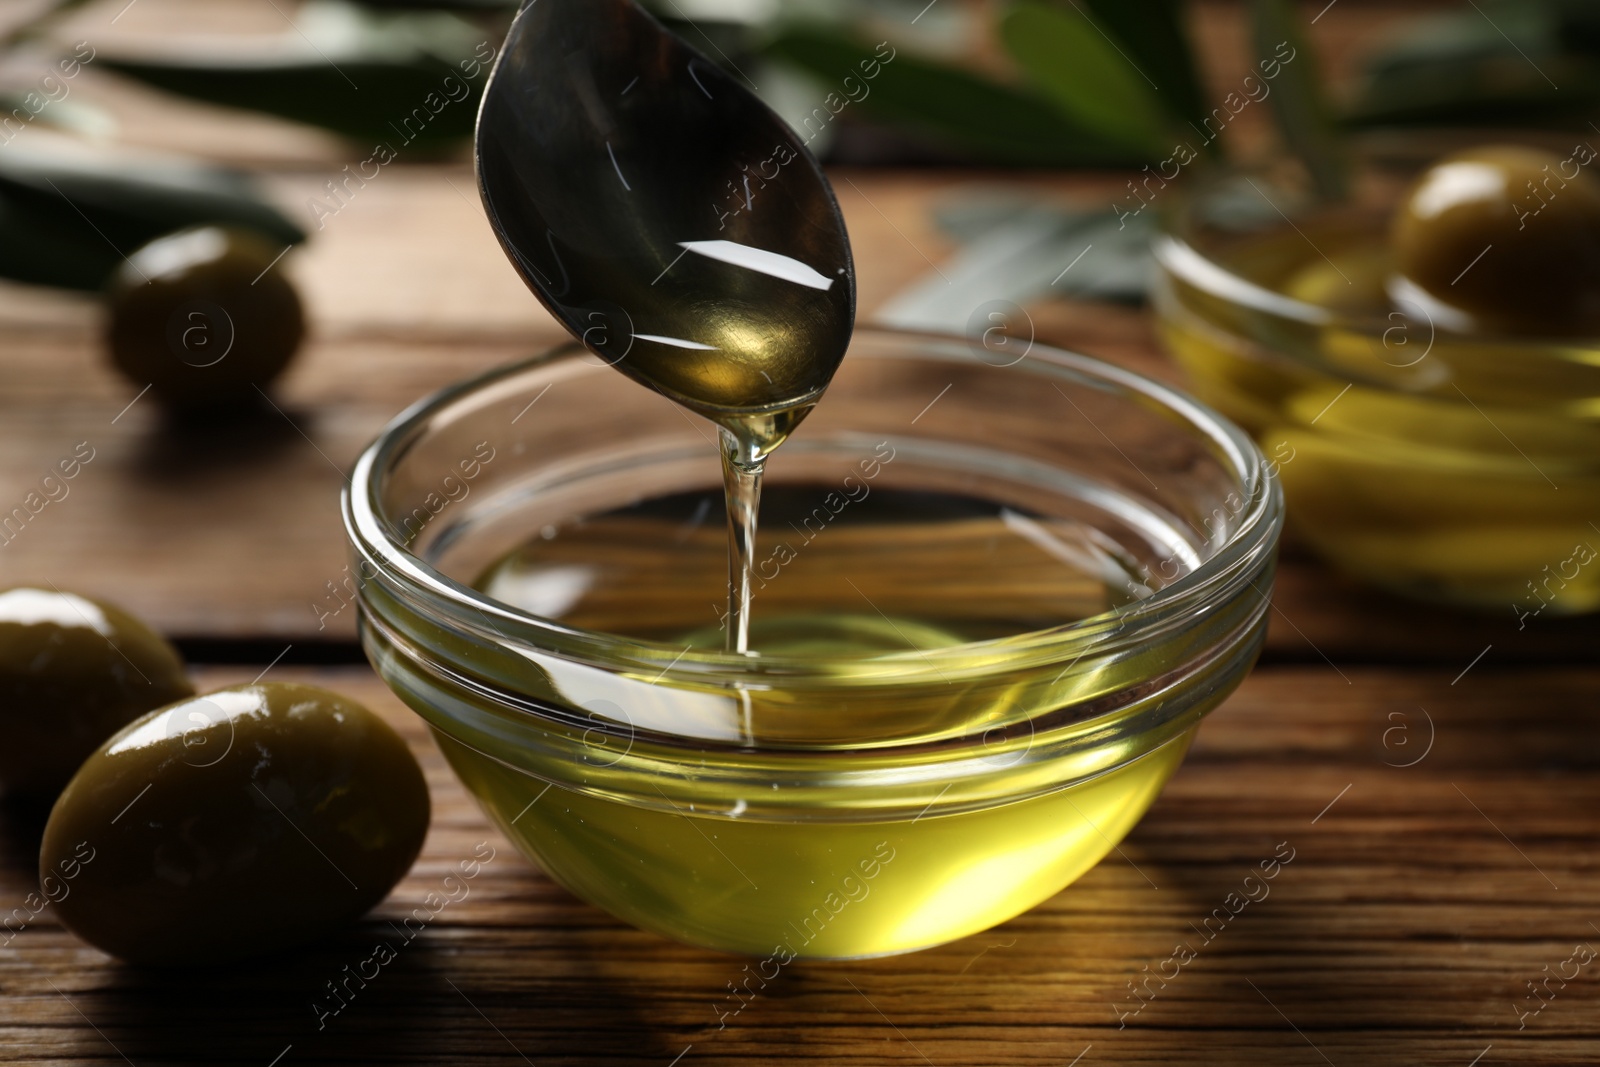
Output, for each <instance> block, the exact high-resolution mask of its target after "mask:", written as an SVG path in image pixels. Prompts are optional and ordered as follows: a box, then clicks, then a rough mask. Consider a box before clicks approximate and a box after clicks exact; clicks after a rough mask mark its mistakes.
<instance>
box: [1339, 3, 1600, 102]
mask: <svg viewBox="0 0 1600 1067" xmlns="http://www.w3.org/2000/svg"><path fill="white" fill-rule="evenodd" d="M1597 57H1600V15H1597V13H1596V12H1593V11H1590V10H1586V9H1584V8H1581V7H1580V6H1578V5H1574V4H1565V3H1563V4H1541V3H1532V2H1526V0H1524V2H1523V3H1520V4H1518V5H1516V6H1509V5H1505V4H1496V5H1485V6H1484V9H1483V10H1481V11H1467V12H1463V13H1459V14H1457V13H1451V14H1447V15H1435V16H1430V17H1428V18H1424V19H1419V20H1417V21H1415V22H1413V23H1410V24H1408V25H1407V26H1406V27H1405V28H1404V29H1403V30H1402V31H1401V32H1400V33H1398V34H1396V35H1395V36H1393V37H1392V38H1391V39H1390V40H1389V41H1387V42H1386V43H1385V44H1384V45H1383V46H1381V47H1380V48H1378V49H1377V50H1376V51H1374V52H1373V53H1372V54H1371V55H1370V56H1368V57H1367V59H1366V61H1365V63H1364V64H1363V67H1364V69H1363V77H1362V81H1361V84H1360V87H1359V89H1358V91H1357V93H1356V98H1355V101H1354V103H1353V104H1352V106H1351V108H1350V111H1349V114H1348V119H1349V121H1350V122H1352V123H1354V124H1357V125H1362V126H1405V125H1474V126H1483V125H1493V124H1506V125H1515V124H1521V123H1537V124H1540V125H1558V124H1563V123H1571V122H1574V121H1576V122H1577V123H1578V124H1580V125H1582V124H1583V123H1584V120H1586V119H1587V118H1588V117H1589V116H1590V115H1591V114H1592V113H1593V111H1594V110H1595V108H1596V107H1600V62H1597ZM1557 86H1559V88H1557Z"/></svg>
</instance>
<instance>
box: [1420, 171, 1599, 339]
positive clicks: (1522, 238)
mask: <svg viewBox="0 0 1600 1067" xmlns="http://www.w3.org/2000/svg"><path fill="white" fill-rule="evenodd" d="M1594 162H1595V153H1594V151H1593V150H1592V149H1589V148H1588V147H1587V146H1586V145H1578V146H1577V147H1576V148H1575V150H1574V153H1573V154H1572V155H1570V156H1563V155H1557V154H1554V153H1551V152H1546V151H1543V150H1540V149H1534V148H1524V147H1520V146H1516V145H1485V146H1482V147H1478V148H1472V149H1468V150H1467V151H1464V152H1458V153H1456V154H1454V155H1450V156H1446V157H1445V158H1444V159H1442V160H1440V161H1439V162H1438V163H1436V164H1434V165H1433V166H1432V167H1430V168H1429V169H1428V170H1427V171H1426V172H1425V173H1424V174H1423V175H1422V177H1421V178H1419V179H1418V180H1417V183H1416V184H1415V185H1414V186H1413V187H1412V190H1411V193H1410V195H1409V196H1408V197H1407V198H1406V201H1405V203H1404V204H1403V205H1402V206H1401V208H1400V210H1399V212H1398V214H1397V215H1396V218H1395V222H1394V254H1395V264H1396V267H1397V268H1398V269H1399V271H1400V273H1401V274H1402V275H1404V276H1405V277H1406V278H1408V279H1409V280H1410V281H1411V282H1413V283H1415V284H1416V285H1418V286H1420V287H1421V288H1422V289H1423V290H1425V291H1426V292H1427V293H1428V295H1429V296H1432V297H1434V298H1435V299H1437V300H1439V301H1441V302H1443V303H1444V304H1447V305H1449V306H1450V307H1451V308H1454V309H1456V310H1459V311H1461V312H1463V313H1465V314H1466V315H1467V316H1470V317H1471V320H1472V321H1473V323H1474V324H1475V325H1476V326H1477V327H1478V328H1480V329H1483V330H1487V331H1492V332H1496V333H1512V334H1540V335H1552V334H1554V335H1563V334H1566V335H1574V336H1578V335H1593V334H1594V333H1596V332H1597V331H1600V286H1596V284H1595V279H1597V278H1600V178H1596V177H1595V176H1594V174H1592V173H1591V172H1590V170H1589V169H1588V167H1589V166H1590V165H1592V164H1593V163H1594Z"/></svg>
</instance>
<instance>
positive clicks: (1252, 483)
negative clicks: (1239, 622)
mask: <svg viewBox="0 0 1600 1067" xmlns="http://www.w3.org/2000/svg"><path fill="white" fill-rule="evenodd" d="M855 335H856V338H860V339H862V340H866V341H877V342H885V343H890V344H898V345H903V346H915V348H914V350H913V352H914V355H915V357H916V358H919V359H928V358H930V356H931V357H934V358H941V359H947V360H955V359H957V358H960V357H958V356H957V355H956V353H955V351H954V349H956V348H957V347H958V346H959V349H960V353H961V355H962V356H964V357H965V358H967V359H970V358H972V357H971V353H970V351H969V350H968V345H967V340H966V339H965V338H963V337H961V336H959V335H952V334H946V333H938V332H928V331H917V330H903V329H896V328H890V327H882V326H875V325H874V326H863V327H859V328H857V330H856V331H855ZM856 338H852V342H851V343H852V348H851V350H850V352H847V354H846V358H847V359H848V358H851V357H852V356H854V357H855V358H857V359H863V358H896V357H898V358H905V356H906V353H904V352H899V351H897V352H892V353H880V354H877V355H872V354H868V353H863V352H858V351H856V348H855V345H856ZM941 349H942V351H941ZM586 352H587V349H585V348H584V346H583V345H582V344H581V343H579V342H577V341H573V340H569V341H566V342H565V343H561V344H557V345H554V346H552V347H551V348H550V349H548V350H547V351H544V352H542V353H540V354H538V355H536V356H533V357H531V358H529V359H525V360H519V361H516V362H513V363H509V364H505V365H502V366H499V367H495V368H493V369H491V370H488V371H486V372H483V373H481V374H478V375H475V376H473V377H471V378H468V379H466V380H464V381H461V382H458V383H456V384H454V385H450V386H446V387H444V388H443V389H440V390H438V391H436V392H434V393H432V394H430V395H428V396H425V397H423V398H422V399H421V400H418V401H417V402H416V403H414V404H412V405H411V406H410V407H408V408H406V409H405V410H404V411H402V412H401V413H400V414H398V415H396V416H395V417H394V418H393V419H392V420H391V421H390V422H389V423H388V424H387V425H386V426H385V427H384V429H383V430H382V431H381V432H380V433H379V434H378V436H377V437H376V438H375V439H374V440H373V441H372V443H371V444H369V445H368V446H367V447H366V448H365V449H363V451H362V453H361V455H360V457H359V458H358V459H357V461H356V465H355V467H354V468H353V470H352V471H351V474H350V478H349V481H348V482H347V483H346V485H345V487H344V489H343V491H342V494H341V496H342V501H341V503H342V509H341V510H342V512H343V517H344V524H345V533H346V536H347V538H348V540H349V543H350V545H351V546H352V548H353V549H354V550H355V552H356V553H357V554H358V556H359V558H360V559H361V560H362V561H372V562H373V563H374V565H375V566H376V567H377V569H378V571H379V572H380V573H383V574H386V575H388V576H390V577H391V580H392V579H393V576H394V575H399V576H400V578H401V579H403V582H402V583H401V584H402V585H403V588H404V591H405V592H406V594H408V596H409V597H411V598H413V599H421V600H423V601H424V602H425V603H426V604H427V606H428V607H429V608H430V609H432V610H433V611H434V612H435V613H437V614H443V615H445V616H448V617H449V618H450V619H451V621H452V624H454V625H459V626H461V627H463V628H466V629H469V630H474V631H480V632H482V633H483V635H484V636H487V637H489V638H490V639H499V640H502V641H504V640H512V639H517V640H521V641H522V642H523V643H525V644H527V645H529V646H530V647H534V648H538V649H541V650H544V651H549V652H554V653H557V654H560V655H563V656H564V657H565V658H569V659H574V660H576V661H578V662H589V663H594V664H601V665H604V666H606V667H608V668H611V669H618V668H621V669H636V670H640V671H645V670H649V671H658V672H659V673H658V674H656V676H655V681H656V682H657V683H665V684H668V685H673V684H690V685H694V684H701V685H703V684H707V683H708V682H714V683H717V684H728V681H729V680H730V679H732V680H739V679H743V680H745V681H747V682H749V683H750V684H755V685H759V684H761V683H760V679H761V678H762V677H763V676H766V677H781V678H782V680H783V681H782V683H781V684H783V685H785V686H790V685H794V684H797V683H799V684H812V685H819V686H824V685H827V684H828V683H829V682H830V681H833V680H834V679H833V678H832V677H831V675H830V672H829V671H828V670H827V668H826V666H825V665H824V664H823V663H822V662H821V661H818V660H815V659H811V658H805V657H794V656H778V655H754V656H742V655H738V654H736V653H726V652H721V651H710V650H685V649H682V648H680V647H679V646H677V645H673V644H668V643H663V642H655V641H647V640H642V639H637V638H631V637H625V636H622V635H619V634H612V633H607V632H604V631H595V630H584V629H581V628H577V627H570V626H567V625H565V624H563V623H561V622H558V621H556V620H553V619H547V618H544V617H542V616H538V615H534V614H532V613H529V612H524V611H521V610H519V609H517V608H515V607H513V606H511V605H509V604H505V603H503V602H501V601H499V600H495V599H493V598H491V597H488V596H485V595H484V594H482V593H481V592H479V591H478V590H476V589H474V588H472V587H471V586H469V585H466V584H465V583H462V582H459V581H457V580H456V579H454V578H451V577H449V576H447V575H445V574H443V573H442V572H440V571H439V570H437V569H436V568H434V567H433V566H432V565H431V564H430V563H428V562H427V561H426V560H424V559H423V558H422V557H420V556H417V555H415V554H413V553H412V552H411V551H410V550H409V549H407V548H405V547H404V546H402V545H401V544H399V542H398V541H396V540H395V538H394V537H393V536H392V535H391V534H390V532H389V530H388V528H387V524H386V523H385V521H384V520H383V518H382V516H383V508H382V506H381V502H380V499H379V498H380V493H381V489H382V486H383V478H384V475H385V473H386V472H387V471H388V470H390V469H391V468H392V467H393V466H394V465H395V464H396V463H397V462H399V460H400V459H402V458H403V456H404V454H405V452H406V451H407V450H409V448H410V447H411V446H412V445H413V444H414V443H415V441H416V439H417V438H418V437H419V436H420V435H421V433H422V432H423V431H424V430H425V428H426V426H427V425H428V423H429V422H430V420H431V419H432V418H433V417H434V416H436V415H437V414H438V413H439V412H441V411H444V410H446V409H448V408H449V407H450V406H451V405H452V404H455V403H457V402H459V401H461V400H463V399H465V398H467V397H469V396H471V395H473V394H474V393H476V392H478V391H480V390H484V389H488V388H492V387H493V386H495V385H497V384H499V383H500V382H503V381H507V380H510V379H512V378H515V377H517V376H519V375H522V374H526V373H528V372H530V371H534V370H537V369H539V368H542V367H547V366H556V365H559V364H560V363H561V362H562V361H566V360H575V359H577V358H579V357H581V356H582V355H583V354H585V353H586ZM1027 362H1028V363H1031V364H1032V366H1033V368H1034V369H1033V371H1032V373H1036V374H1037V373H1044V374H1049V375H1052V376H1054V377H1056V378H1058V379H1063V380H1066V381H1076V382H1079V383H1080V384H1081V383H1082V382H1085V381H1088V382H1090V383H1095V384H1101V385H1110V386H1112V387H1113V388H1114V389H1116V390H1117V391H1118V392H1121V393H1124V394H1131V395H1132V396H1134V397H1136V398H1138V399H1139V400H1142V401H1144V402H1146V403H1149V404H1151V405H1153V407H1154V408H1155V409H1156V410H1159V411H1161V412H1164V413H1165V414H1168V415H1174V416H1176V417H1177V419H1178V421H1180V422H1181V423H1182V425H1183V426H1184V427H1185V428H1186V430H1187V431H1188V432H1189V433H1190V434H1192V435H1194V436H1196V437H1200V438H1203V439H1204V440H1205V441H1206V442H1207V443H1209V444H1210V445H1212V446H1213V448H1214V451H1215V454H1216V455H1217V457H1218V459H1219V461H1221V462H1223V463H1224V465H1225V466H1227V467H1228V468H1229V473H1230V474H1232V475H1234V476H1236V478H1237V480H1238V483H1239V486H1240V495H1241V496H1242V497H1244V499H1243V501H1242V506H1241V507H1240V509H1239V511H1238V512H1237V513H1236V514H1235V515H1234V516H1233V518H1234V519H1235V521H1236V522H1237V528H1236V529H1235V530H1234V531H1233V533H1232V535H1231V536H1230V537H1229V538H1228V540H1227V541H1226V542H1224V543H1223V544H1222V545H1221V546H1219V547H1218V548H1217V550H1216V551H1215V552H1214V553H1213V554H1212V556H1211V557H1210V558H1208V559H1206V560H1205V561H1204V562H1203V563H1202V564H1201V565H1200V566H1199V567H1198V568H1196V569H1195V570H1192V571H1190V572H1188V573H1187V574H1184V575H1182V576H1181V577H1179V578H1178V579H1177V580H1175V581H1174V582H1172V583H1171V584H1169V585H1166V586H1163V587H1162V588H1161V589H1158V590H1156V591H1155V592H1154V593H1152V594H1151V595H1150V596H1149V597H1146V598H1144V599H1142V600H1138V601H1135V602H1134V603H1132V604H1129V605H1125V606H1123V607H1122V608H1117V609H1112V610H1111V611H1107V612H1102V613H1101V614H1098V615H1093V616H1089V617H1086V618H1084V619H1079V620H1076V621H1074V622H1070V623H1063V624H1061V625H1058V626H1053V627H1048V628H1045V629H1039V630H1029V631H1023V632H1020V633H1016V634H1011V635H1007V636H1005V637H1000V638H993V639H988V640H984V641H976V642H967V643H963V644H957V645H951V646H947V647H944V648H938V649H930V650H916V649H911V650H906V651H895V652H879V653H872V654H869V655H864V656H861V657H851V663H852V664H854V665H857V666H860V665H864V664H865V665H872V666H873V667H875V668H879V669H878V670H876V671H874V674H873V677H874V680H875V681H877V682H878V683H879V684H882V683H904V684H917V683H920V682H926V681H928V680H930V679H933V680H941V681H948V679H949V677H950V676H951V675H952V674H961V675H967V676H971V675H974V674H989V673H994V672H995V671H997V670H1012V669H1015V668H1016V667H1017V666H1019V665H1025V664H1027V663H1029V662H1052V661H1053V662H1061V661H1065V660H1068V659H1071V658H1073V657H1074V656H1079V657H1082V656H1086V655H1088V654H1089V653H1090V652H1091V651H1093V652H1094V653H1095V654H1096V655H1110V654H1114V653H1116V652H1119V651H1121V650H1123V649H1124V648H1126V647H1132V646H1134V645H1137V644H1140V643H1143V642H1144V641H1147V640H1149V639H1150V638H1151V637H1152V636H1154V635H1155V634H1159V633H1161V632H1164V631H1166V630H1168V629H1170V628H1174V627H1176V626H1180V625H1182V624H1183V623H1184V621H1185V620H1187V619H1188V618H1190V617H1192V615H1193V614H1194V613H1195V612H1197V611H1200V610H1203V609H1204V608H1206V607H1207V606H1210V605H1212V604H1215V603H1220V602H1225V601H1226V600H1227V599H1228V598H1229V597H1231V596H1232V595H1234V594H1236V593H1237V592H1238V591H1239V587H1240V586H1241V585H1245V584H1249V583H1253V582H1254V581H1255V578H1256V576H1257V575H1256V574H1255V573H1254V572H1255V570H1256V569H1255V568H1251V567H1249V566H1247V564H1248V563H1249V562H1251V561H1252V560H1254V559H1259V558H1260V557H1261V556H1262V555H1263V554H1266V555H1270V553H1271V551H1272V549H1273V548H1274V547H1275V545H1276V541H1277V537H1278V534H1279V532H1280V531H1281V529H1282V526H1283V508H1284V505H1283V494H1282V489H1281V487H1280V486H1279V485H1278V482H1277V479H1276V478H1274V477H1271V476H1270V475H1269V474H1268V473H1267V467H1268V464H1267V462H1266V459H1265V457H1264V456H1263V455H1262V453H1261V451H1260V448H1259V447H1258V446H1257V445H1256V443H1255V442H1254V441H1253V440H1252V439H1251V438H1250V437H1249V436H1248V435H1247V434H1246V433H1245V432H1244V431H1243V430H1242V429H1240V428H1239V427H1237V426H1235V425H1234V424H1233V423H1232V422H1230V421H1229V420H1228V419H1226V418H1225V417H1224V416H1222V415H1221V414H1220V413H1218V412H1216V411H1215V410H1213V409H1212V408H1211V407H1209V406H1207V405H1206V404H1203V403H1202V402H1200V401H1199V400H1196V399H1194V398H1192V397H1190V396H1188V395H1187V394H1185V393H1183V392H1181V391H1179V390H1177V389H1175V388H1173V387H1171V386H1168V385H1164V384H1162V383H1161V382H1158V381H1156V380H1155V379H1153V378H1149V377H1146V376H1145V375H1142V374H1139V373H1138V372H1136V371H1132V370H1128V369H1126V368H1123V367H1119V366H1116V365H1115V364H1112V363H1109V362H1106V361H1103V360H1099V359H1096V358H1094V357H1092V356H1087V355H1083V354H1081V353H1077V352H1073V351H1070V350H1067V349H1063V348H1059V347H1056V346H1053V345H1045V344H1038V343H1035V344H1033V345H1032V346H1031V347H1030V349H1029V351H1028V359H1027ZM1040 368H1047V369H1046V370H1041V369H1040ZM1006 369H1009V368H1006ZM617 384H618V386H619V387H623V386H624V384H625V383H624V382H623V381H622V380H620V379H619V381H618V383H617ZM626 387H628V388H642V387H641V386H638V385H636V384H634V383H631V382H630V383H626ZM1113 446H1114V447H1115V445H1114V442H1113ZM474 616H477V618H476V619H475V618H474ZM479 620H481V621H479ZM484 624H487V630H485V629H484V628H483V627H484ZM997 649H1003V650H1004V652H1005V655H1004V656H1001V657H997V656H996V655H995V652H996V650H997ZM997 659H998V660H1002V661H1003V662H1002V663H1000V664H998V665H997V663H996V661H997ZM862 681H863V679H862V678H861V677H860V676H859V675H858V676H856V677H855V678H854V679H853V680H852V681H851V682H850V683H849V684H851V685H860V684H862Z"/></svg>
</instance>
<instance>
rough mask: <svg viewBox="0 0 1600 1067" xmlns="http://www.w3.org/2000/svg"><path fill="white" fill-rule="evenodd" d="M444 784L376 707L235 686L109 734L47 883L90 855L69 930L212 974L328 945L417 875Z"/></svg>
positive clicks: (71, 792) (54, 830)
mask: <svg viewBox="0 0 1600 1067" xmlns="http://www.w3.org/2000/svg"><path fill="white" fill-rule="evenodd" d="M428 818H429V804H428V789H427V785H426V783H425V782H424V780H423V777H422V771H421V769H420V768H419V767H418V766H417V761H416V758H415V757H414V756H412V754H411V750H410V749H409V748H407V747H406V743H405V742H404V741H403V740H401V738H400V736H399V735H398V734H397V733H395V732H394V730H393V729H391V728H390V727H389V725H388V724H387V723H385V722H384V721H383V720H381V719H379V718H378V717H377V716H376V715H374V714H373V713H372V712H370V711H368V710H367V709H366V708H363V707H362V706H360V705H359V704H356V703H354V702H353V701H350V700H347V699H345V698H344V697H341V696H339V695H337V694H335V693H330V692H328V691H327V690H324V689H317V688H314V687H312V686H308V685H294V684H287V683H268V684H259V685H241V686H234V687H232V688H229V689H221V690H218V691H217V692H214V693H209V694H207V695H205V696H198V697H192V698H190V699H188V700H184V701H180V702H178V703H176V704H173V705H171V706H170V707H166V708H161V709H158V710H156V711H153V712H151V713H150V714H148V715H146V716H144V717H143V718H142V719H140V720H139V721H138V722H135V723H133V724H131V725H129V726H128V727H127V728H126V729H124V730H122V731H121V732H120V733H118V734H117V735H116V736H115V737H113V738H112V739H111V740H109V741H107V742H106V743H105V744H104V745H103V746H102V747H101V748H100V749H99V751H97V752H96V753H95V754H94V755H92V756H90V757H89V759H88V760H87V761H86V762H85V763H84V765H83V767H82V768H81V769H80V770H79V771H78V773H77V775H76V776H75V777H74V778H73V779H72V781H71V782H70V783H68V785H67V788H66V790H65V791H63V792H62V794H61V797H60V799H59V800H57V801H56V806H55V810H54V811H52V812H51V813H50V821H49V823H48V825H47V826H46V827H45V833H44V844H43V846H42V848H41V849H40V852H39V869H40V872H41V874H43V873H48V872H52V871H58V870H61V869H62V864H63V863H65V862H66V861H67V859H68V858H69V857H77V858H79V859H80V860H81V858H82V857H81V854H82V853H84V852H85V851H87V852H88V853H90V854H92V855H93V862H92V863H85V864H84V865H83V868H82V871H81V873H79V875H78V877H77V878H76V879H75V880H74V882H73V884H72V886H71V891H70V893H69V894H68V895H67V896H66V897H65V898H64V899H62V900H60V901H59V903H58V904H57V914H58V915H59V916H60V918H61V921H62V923H63V924H65V925H66V927H67V928H68V929H70V930H72V931H73V932H74V933H76V934H77V935H78V936H79V937H81V938H83V939H84V940H85V941H87V942H89V943H90V944H92V945H94V946H96V947H98V948H100V949H103V950H104V951H106V952H108V953H110V954H111V955H113V956H117V957H119V958H121V959H123V960H127V961H129V962H131V963H141V964H151V965H158V966H167V965H186V964H209V963H217V962H222V961H226V960H235V959H242V958H246V957H250V956H257V955H264V954H267V953H271V952H275V951H278V950H280V949H285V948H289V947H292V946H294V945H297V944H302V943H305V942H307V941H310V940H312V939H314V938H316V937H318V936H320V935H322V934H325V933H326V932H328V931H329V930H331V929H333V928H334V927H337V926H338V925H340V924H342V923H345V922H348V921H350V920H351V919H354V918H356V917H357V916H359V915H361V914H362V913H364V912H365V911H367V910H368V909H369V908H371V907H372V906H373V905H374V904H376V903H378V901H380V900H382V899H383V898H384V897H385V896H387V895H388V893H389V891H390V890H391V889H392V888H394V885H395V883H396V882H398V881H399V880H400V878H401V877H402V876H403V875H404V874H405V873H406V871H407V870H409V869H410V867H411V864H412V862H413V861H415V859H416V857H417V853H418V851H420V850H421V848H422V840H423V837H424V836H425V835H426V833H427V830H428Z"/></svg>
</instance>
